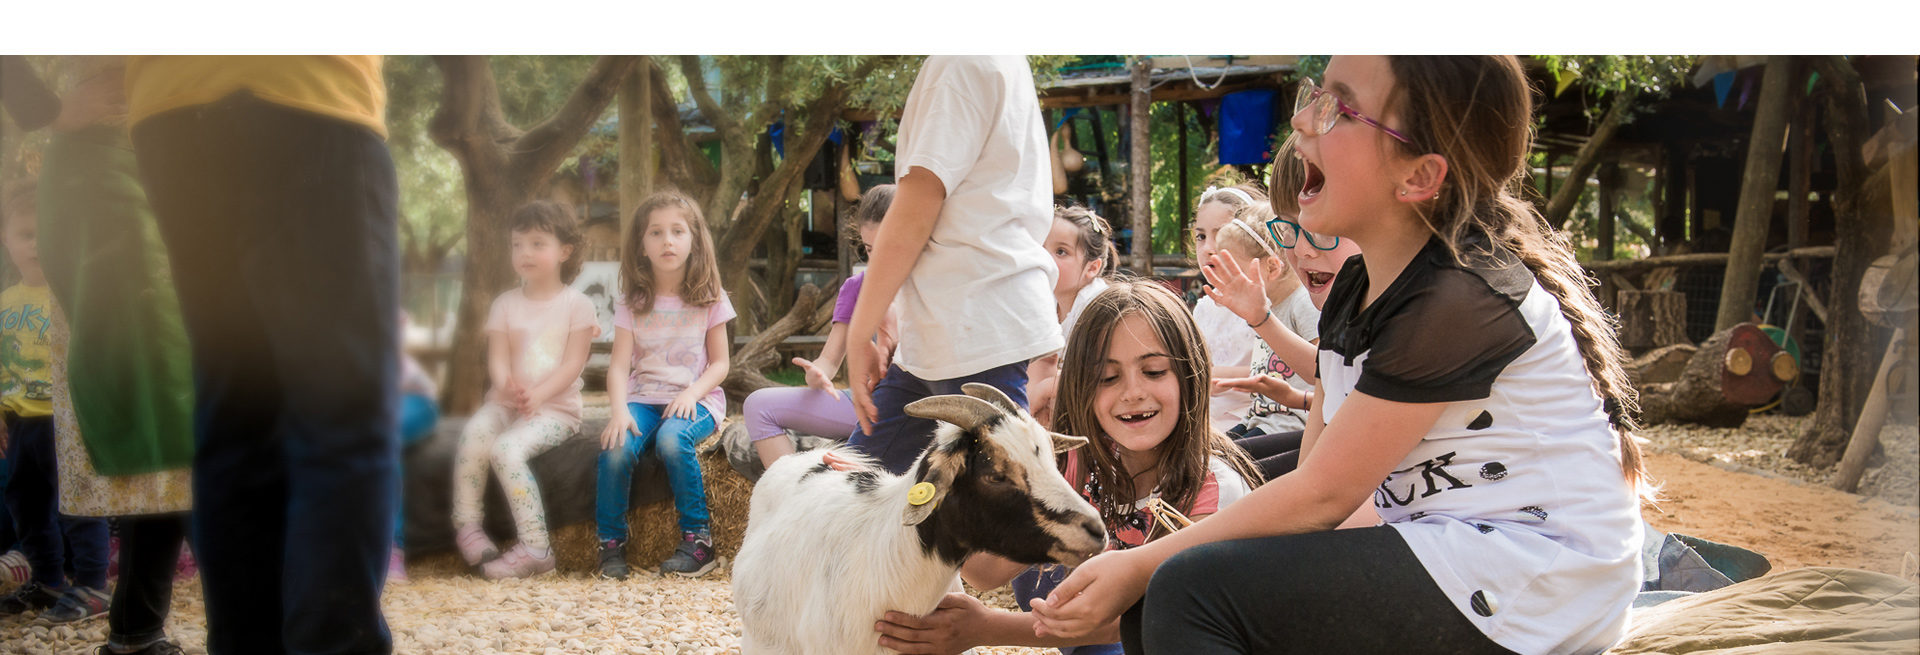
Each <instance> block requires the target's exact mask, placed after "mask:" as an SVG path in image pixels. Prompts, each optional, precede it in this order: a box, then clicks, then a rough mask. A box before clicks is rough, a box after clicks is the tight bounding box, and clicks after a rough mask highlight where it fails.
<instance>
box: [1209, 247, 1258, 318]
mask: <svg viewBox="0 0 1920 655" xmlns="http://www.w3.org/2000/svg"><path fill="white" fill-rule="evenodd" d="M1259 272H1260V260H1259V259H1258V258H1255V259H1254V260H1253V261H1252V262H1250V263H1248V264H1247V266H1246V267H1245V268H1242V267H1241V266H1240V262H1239V261H1237V260H1235V259H1234V257H1233V253H1230V252H1227V251H1224V250H1219V251H1215V252H1214V253H1213V265H1212V266H1202V267H1200V275H1201V276H1203V277H1205V278H1207V286H1206V287H1204V289H1205V290H1206V292H1207V297H1208V298H1212V299H1213V301H1214V302H1216V303H1219V304H1220V306H1221V307H1225V308H1227V310H1228V311H1231V312H1233V314H1234V315H1235V316H1238V317H1240V320H1243V321H1246V322H1247V323H1248V324H1253V323H1258V322H1260V321H1261V320H1263V319H1262V317H1264V316H1265V315H1266V313H1267V310H1268V308H1269V307H1270V306H1271V305H1270V301H1268V300H1267V285H1266V282H1264V281H1262V280H1261V279H1260V278H1259Z"/></svg>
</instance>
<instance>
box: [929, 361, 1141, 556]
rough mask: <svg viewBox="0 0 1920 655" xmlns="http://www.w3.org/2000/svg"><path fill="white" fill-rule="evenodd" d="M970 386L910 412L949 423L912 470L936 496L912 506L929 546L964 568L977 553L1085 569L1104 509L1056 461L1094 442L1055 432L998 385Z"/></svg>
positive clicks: (1099, 541) (1098, 542) (1098, 544)
mask: <svg viewBox="0 0 1920 655" xmlns="http://www.w3.org/2000/svg"><path fill="white" fill-rule="evenodd" d="M962 388H963V390H964V391H965V392H966V394H967V395H965V396H935V397H932V398H926V399H923V400H920V401H917V402H914V403H912V404H910V405H908V406H907V408H906V410H907V413H908V414H911V415H914V416H919V417H923V418H932V419H937V420H939V421H941V422H942V425H941V426H940V428H939V432H938V434H937V435H936V437H935V438H934V442H933V444H932V445H931V446H929V447H928V448H927V452H926V453H925V454H924V455H922V456H921V458H920V461H919V463H918V464H917V465H916V466H915V469H914V471H913V473H912V475H913V476H914V477H915V479H916V480H918V481H920V482H926V483H930V484H932V485H933V486H934V496H933V498H932V499H931V500H930V501H929V502H927V503H925V504H922V505H909V506H908V508H907V514H906V522H907V523H908V524H910V525H915V526H917V529H918V531H919V536H920V543H921V545H922V547H923V548H925V549H926V550H927V552H928V553H929V554H931V555H936V556H938V557H940V558H941V559H943V560H946V561H948V562H952V563H955V564H958V563H959V562H960V561H961V560H962V559H964V558H965V557H966V555H967V554H969V553H972V552H975V551H985V552H990V553H994V554H997V555H1000V556H1002V557H1006V558H1008V559H1011V560H1013V561H1016V562H1020V563H1023V564H1046V563H1055V562H1057V563H1060V564H1067V565H1076V564H1079V563H1081V562H1083V561H1086V559H1087V558H1089V557H1092V556H1094V555H1096V554H1099V552H1100V551H1101V549H1102V548H1104V547H1105V545H1106V528H1105V526H1104V524H1102V523H1101V521H1100V514H1099V512H1097V511H1095V510H1094V508H1093V506H1092V505H1090V504H1088V503H1087V501H1086V500H1085V499H1082V498H1081V497H1080V495H1079V494H1077V493H1074V491H1073V488H1072V486H1071V485H1069V484H1067V481H1066V479H1065V478H1063V477H1062V476H1061V475H1060V469H1059V467H1058V466H1057V465H1056V464H1055V461H1054V460H1055V457H1054V456H1055V455H1056V454H1057V453H1059V452H1065V451H1067V450H1071V449H1073V448H1076V447H1079V446H1081V445H1084V444H1086V442H1087V440H1086V439H1082V438H1080V437H1070V436H1066V435H1059V434H1054V433H1052V432H1049V431H1047V430H1046V429H1045V428H1043V427H1041V426H1040V423H1039V422H1038V421H1035V420H1033V417H1032V416H1029V415H1028V414H1027V413H1026V411H1025V410H1022V409H1020V407H1019V406H1018V405H1015V404H1014V403H1013V401H1012V400H1009V399H1008V398H1007V396H1006V394H1003V393H1001V392H1000V391H999V390H998V389H994V388H993V387H990V386H987V385H984V384H967V385H964V386H963V387H962Z"/></svg>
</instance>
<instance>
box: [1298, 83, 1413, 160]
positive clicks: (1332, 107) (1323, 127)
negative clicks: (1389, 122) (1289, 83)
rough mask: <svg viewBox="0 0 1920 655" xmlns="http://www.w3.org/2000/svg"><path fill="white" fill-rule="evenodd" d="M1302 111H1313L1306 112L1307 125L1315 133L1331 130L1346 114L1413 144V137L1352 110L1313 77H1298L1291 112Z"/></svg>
mask: <svg viewBox="0 0 1920 655" xmlns="http://www.w3.org/2000/svg"><path fill="white" fill-rule="evenodd" d="M1303 111H1311V112H1313V113H1310V114H1307V118H1308V121H1307V125H1308V126H1310V127H1312V128H1313V133H1314V134H1315V135H1322V134H1326V133H1327V132H1328V131H1331V130H1332V129H1333V125H1334V124H1335V123H1337V122H1339V121H1340V115H1341V114H1346V115H1348V116H1352V117H1353V119H1354V120H1357V121H1360V122H1362V123H1366V124H1368V125H1371V126H1373V127H1375V128H1377V129H1379V130H1380V131H1382V132H1386V133H1387V136H1390V137H1393V138H1395V139H1399V140H1400V142H1401V143H1404V144H1407V145H1413V139H1409V138H1407V137H1406V135H1403V134H1401V133H1399V132H1396V131H1394V129H1393V128H1391V127H1387V126H1385V125H1381V124H1380V121H1376V120H1373V119H1371V118H1367V117H1366V115H1364V114H1361V113H1360V112H1357V111H1354V110H1353V108H1352V107H1348V106H1347V103H1346V101H1344V100H1341V99H1340V97H1339V96H1336V95H1333V92H1332V91H1328V90H1326V89H1324V88H1321V87H1320V85H1318V84H1314V83H1313V78H1309V77H1302V78H1300V93H1299V94H1298V95H1295V96H1294V97H1293V113H1295V114H1299V113H1300V112H1303Z"/></svg>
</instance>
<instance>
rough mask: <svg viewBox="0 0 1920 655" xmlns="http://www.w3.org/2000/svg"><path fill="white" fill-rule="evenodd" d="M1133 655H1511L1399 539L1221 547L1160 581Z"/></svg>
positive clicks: (1382, 533) (1131, 620) (1347, 534)
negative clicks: (1463, 610)
mask: <svg viewBox="0 0 1920 655" xmlns="http://www.w3.org/2000/svg"><path fill="white" fill-rule="evenodd" d="M1120 627H1121V636H1122V637H1123V638H1124V643H1125V644H1126V649H1127V652H1128V653H1143V652H1144V653H1156V654H1157V653H1192V654H1210V653H1507V652H1509V651H1507V649H1505V648H1501V647H1500V645H1499V644H1495V643H1493V640H1491V639H1488V638H1487V637H1486V635H1485V634H1482V633H1481V632H1480V629H1479V628H1476V627H1474V625H1473V623H1472V622H1471V621H1468V620H1467V617H1466V616H1464V615H1462V614H1461V613H1460V610H1459V609H1457V608H1455V607H1454V606H1453V603H1451V602H1449V601H1448V600H1447V597H1446V596H1445V595H1444V594H1443V593H1442V592H1441V591H1440V587H1439V586H1438V585H1435V584H1434V582H1433V579H1432V578H1431V577H1429V576H1428V575H1427V570H1426V568H1425V567H1422V566H1421V565H1420V560H1419V559H1418V558H1417V557H1416V556H1415V555H1414V554H1413V550H1412V549H1410V548H1408V547H1407V542H1406V541H1405V540H1403V539H1401V538H1400V533H1399V532H1397V531H1395V530H1394V529H1393V528H1390V527H1385V526H1382V527H1374V528H1360V529H1355V530H1333V531H1328V532H1316V533H1311V534H1301V535H1288V536H1284V537H1265V538H1260V539H1243V540H1239V541H1223V542H1217V543H1211V544H1206V545H1202V546H1196V547H1193V548H1189V549H1187V550H1185V551H1181V552H1180V554H1178V555H1174V556H1173V557H1171V558H1168V559H1167V561H1166V562H1165V563H1163V564H1161V565H1160V568H1159V569H1158V570H1155V571H1154V573H1153V580H1152V582H1150V583H1148V585H1147V595H1146V598H1145V599H1143V600H1142V602H1141V604H1139V605H1136V606H1135V607H1134V609H1133V610H1131V611H1129V612H1127V614H1126V615H1125V616H1124V617H1123V618H1122V619H1121V626H1120Z"/></svg>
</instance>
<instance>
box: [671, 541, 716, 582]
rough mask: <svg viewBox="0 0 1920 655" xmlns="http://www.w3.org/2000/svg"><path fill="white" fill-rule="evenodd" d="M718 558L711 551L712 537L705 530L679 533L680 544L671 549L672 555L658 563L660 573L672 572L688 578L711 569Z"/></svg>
mask: <svg viewBox="0 0 1920 655" xmlns="http://www.w3.org/2000/svg"><path fill="white" fill-rule="evenodd" d="M719 563H720V558H718V557H715V556H714V553H713V537H712V536H711V535H709V534H708V533H706V532H682V533H680V545H679V546H677V547H675V548H674V549H673V555H672V556H670V557H668V558H667V561H665V562H661V563H660V572H661V573H673V574H677V575H683V576H686V577H689V578H697V577H700V576H703V575H706V574H707V572H708V571H712V570H713V567H714V565H716V564H719Z"/></svg>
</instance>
